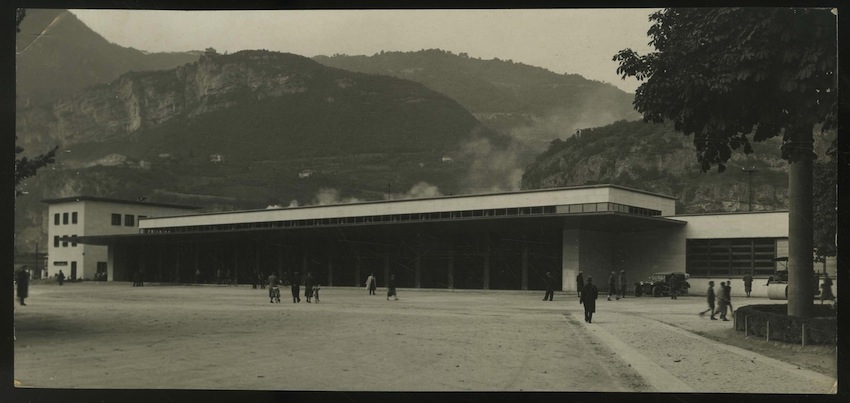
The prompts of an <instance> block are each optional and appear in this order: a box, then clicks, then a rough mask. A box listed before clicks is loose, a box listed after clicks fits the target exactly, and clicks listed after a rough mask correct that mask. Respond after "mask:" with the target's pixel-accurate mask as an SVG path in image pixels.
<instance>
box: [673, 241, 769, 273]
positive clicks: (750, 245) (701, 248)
mask: <svg viewBox="0 0 850 403" xmlns="http://www.w3.org/2000/svg"><path fill="white" fill-rule="evenodd" d="M686 256H687V261H686V265H687V266H686V269H685V270H686V271H687V272H688V274H690V275H692V276H723V277H726V276H743V275H744V274H746V273H752V275H754V276H759V275H761V276H768V275H771V274H773V272H774V270H775V263H774V262H773V259H774V258H775V257H776V240H775V239H773V238H732V239H688V240H687V244H686Z"/></svg>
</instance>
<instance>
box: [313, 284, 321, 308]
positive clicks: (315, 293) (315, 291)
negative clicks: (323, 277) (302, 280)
mask: <svg viewBox="0 0 850 403" xmlns="http://www.w3.org/2000/svg"><path fill="white" fill-rule="evenodd" d="M320 285H321V284H316V285H314V286H313V298H315V299H316V303H317V304H318V303H319V286H320Z"/></svg>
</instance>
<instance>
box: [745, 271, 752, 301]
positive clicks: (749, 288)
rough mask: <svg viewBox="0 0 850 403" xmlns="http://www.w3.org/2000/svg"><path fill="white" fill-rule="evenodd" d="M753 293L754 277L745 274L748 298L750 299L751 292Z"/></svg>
mask: <svg viewBox="0 0 850 403" xmlns="http://www.w3.org/2000/svg"><path fill="white" fill-rule="evenodd" d="M752 291H753V276H751V275H750V273H747V274H744V292H746V293H747V298H749V297H750V292H752Z"/></svg>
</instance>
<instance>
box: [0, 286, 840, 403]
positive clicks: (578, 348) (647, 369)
mask: <svg viewBox="0 0 850 403" xmlns="http://www.w3.org/2000/svg"><path fill="white" fill-rule="evenodd" d="M281 294H282V302H281V303H269V299H268V294H267V290H263V289H252V287H251V286H250V285H244V284H242V285H238V286H226V285H168V284H162V283H145V285H144V286H143V287H132V286H131V283H129V282H121V281H115V282H93V281H85V282H72V283H65V285H63V286H59V285H58V284H56V283H55V282H52V281H38V282H34V283H33V284H31V286H30V293H29V298H28V299H27V305H26V306H20V305H18V304H16V305H15V313H14V325H15V329H14V331H15V342H14V378H15V383H16V385H17V386H18V387H19V388H38V389H42V388H63V389H64V388H76V389H191V390H199V389H202V390H265V391H272V390H273V391H278V390H281V391H292V390H306V391H313V390H320V391H565V392H646V393H658V392H660V393H667V392H676V393H768V394H773V393H781V394H829V393H835V387H836V384H837V383H836V382H837V381H836V380H837V362H836V361H837V358H836V357H837V354H836V347H835V346H812V345H810V346H805V347H802V346H800V345H789V344H783V343H780V342H774V341H771V342H767V341H764V340H760V339H757V338H755V336H750V337H745V336H744V335H743V334H742V333H741V332H736V331H735V330H734V329H733V327H732V323H733V322H722V321H711V320H709V318H708V317H707V316H699V315H698V312H699V311H702V310H704V309H705V305H706V304H705V297H704V296H696V295H694V296H682V297H679V298H678V299H677V300H671V299H670V298H664V297H661V298H655V297H649V296H643V297H641V298H635V297H632V296H627V297H626V298H624V299H621V300H613V301H607V300H606V298H605V295H604V294H601V295H600V298H599V300H598V301H597V312H596V315H595V316H594V318H593V319H594V320H593V323H585V322H584V321H583V320H582V315H583V313H582V312H583V309H582V306H581V305H580V304H579V302H578V301H579V300H578V298H577V296H576V294H575V293H574V292H560V291H559V292H556V293H555V298H554V301H551V302H548V301H541V298H542V296H543V292H542V291H540V292H538V291H523V290H445V289H443V290H440V289H424V288H422V289H416V288H399V290H398V297H399V300H398V301H387V299H386V290H385V289H384V288H379V289H378V295H373V296H370V295H368V293H367V291H366V290H365V289H364V288H363V287H323V288H322V290H321V295H320V302H319V303H318V304H317V303H311V304H308V303H306V300H305V299H304V298H303V289H302V301H301V302H300V303H293V302H292V300H291V295H290V294H289V290H288V288H285V287H284V288H283V289H282V293H281ZM782 302H783V301H770V300H768V299H766V298H749V299H748V298H743V297H735V298H733V301H732V303H733V306H734V307H735V309H738V308H740V307H742V306H744V305H749V304H769V303H782ZM19 390H22V389H19Z"/></svg>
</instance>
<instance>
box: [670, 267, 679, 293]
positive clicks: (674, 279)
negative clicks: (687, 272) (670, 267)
mask: <svg viewBox="0 0 850 403" xmlns="http://www.w3.org/2000/svg"><path fill="white" fill-rule="evenodd" d="M680 286H681V283H680V282H679V276H677V275H676V273H673V274H671V275H670V299H679V287H680Z"/></svg>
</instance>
